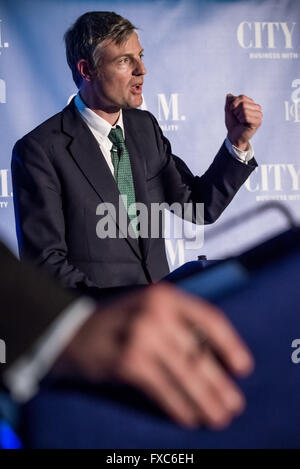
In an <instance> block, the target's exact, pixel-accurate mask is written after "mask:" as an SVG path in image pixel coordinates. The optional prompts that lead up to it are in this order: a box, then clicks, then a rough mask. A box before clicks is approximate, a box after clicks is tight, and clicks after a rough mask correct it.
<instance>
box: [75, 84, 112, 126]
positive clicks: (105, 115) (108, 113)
mask: <svg viewBox="0 0 300 469" xmlns="http://www.w3.org/2000/svg"><path fill="white" fill-rule="evenodd" d="M80 97H81V99H82V101H83V102H84V104H85V105H86V106H87V107H88V108H89V109H91V110H92V111H93V112H95V113H96V114H97V115H98V116H100V117H102V119H104V120H106V121H107V122H108V123H109V124H110V125H115V124H116V122H117V121H118V119H119V116H120V108H118V107H115V106H105V105H101V104H99V103H97V102H96V100H95V99H93V97H92V96H89V95H88V93H85V91H84V90H80Z"/></svg>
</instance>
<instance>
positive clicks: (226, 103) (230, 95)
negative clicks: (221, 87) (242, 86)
mask: <svg viewBox="0 0 300 469" xmlns="http://www.w3.org/2000/svg"><path fill="white" fill-rule="evenodd" d="M235 98H236V96H234V95H233V94H232V93H228V94H227V95H226V101H225V109H229V106H230V104H231V103H232V101H233V100H234V99H235Z"/></svg>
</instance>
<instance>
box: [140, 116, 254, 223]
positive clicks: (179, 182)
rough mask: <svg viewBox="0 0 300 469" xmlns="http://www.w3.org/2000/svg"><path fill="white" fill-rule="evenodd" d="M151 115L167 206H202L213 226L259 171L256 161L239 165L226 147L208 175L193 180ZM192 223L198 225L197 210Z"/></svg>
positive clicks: (221, 150)
mask: <svg viewBox="0 0 300 469" xmlns="http://www.w3.org/2000/svg"><path fill="white" fill-rule="evenodd" d="M148 114H149V116H150V117H151V120H152V123H153V127H154V132H155V136H156V142H157V146H158V148H159V153H160V155H161V159H162V160H161V164H162V166H161V172H160V179H161V180H162V181H164V186H165V193H166V194H167V200H166V201H167V203H168V204H172V203H174V202H180V203H181V204H182V203H188V202H192V203H193V204H196V203H202V204H203V206H204V220H203V221H204V223H213V222H214V221H216V220H217V219H218V217H219V216H220V215H221V213H222V212H223V211H224V210H225V208H226V207H227V205H228V204H229V203H230V202H231V200H232V199H233V197H234V195H235V194H236V193H237V191H238V190H239V189H240V187H241V186H242V185H243V184H244V182H245V181H246V180H247V179H248V177H249V176H250V174H251V172H252V171H253V170H254V169H255V168H256V167H257V162H256V160H255V159H254V158H252V159H251V160H250V161H249V163H248V164H245V163H242V162H240V161H238V160H237V159H236V158H234V157H233V156H232V155H230V153H229V152H228V150H227V148H226V146H225V143H223V145H222V146H221V148H220V150H219V152H218V153H217V155H216V157H215V158H214V160H213V162H212V163H211V165H210V166H209V168H208V169H207V171H206V172H205V173H204V174H203V175H202V176H200V177H199V176H194V175H193V174H192V172H191V171H190V169H189V168H188V167H187V165H186V164H185V163H184V161H182V160H181V159H180V158H179V157H178V156H176V155H173V154H172V150H171V145H170V142H169V141H168V139H167V138H166V137H165V136H164V135H163V133H162V131H161V128H160V127H159V125H158V123H157V121H156V119H155V117H154V116H153V115H152V114H150V113H148ZM192 221H194V222H199V219H196V218H195V210H194V217H193V219H192ZM203 221H202V222H203ZM200 222H201V221H200Z"/></svg>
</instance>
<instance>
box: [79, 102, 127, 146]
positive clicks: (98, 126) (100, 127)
mask: <svg viewBox="0 0 300 469" xmlns="http://www.w3.org/2000/svg"><path fill="white" fill-rule="evenodd" d="M74 102H75V106H76V108H77V110H78V111H79V112H80V114H81V116H82V118H83V120H84V121H85V122H86V124H87V125H88V126H89V127H90V128H91V129H92V130H93V131H94V132H96V133H97V135H98V136H99V138H100V139H104V138H107V137H108V134H109V132H110V131H111V129H112V128H115V127H116V126H117V125H118V126H119V127H121V129H122V131H123V135H124V125H123V115H122V109H121V110H120V115H119V119H118V121H117V122H116V124H115V125H114V126H112V125H110V123H109V122H107V121H106V120H105V119H103V118H102V117H100V116H98V114H96V113H95V112H94V111H92V109H90V108H88V107H87V106H86V104H85V103H84V102H83V101H82V99H81V96H80V94H79V93H77V95H76V96H75V101H74ZM124 137H125V135H124Z"/></svg>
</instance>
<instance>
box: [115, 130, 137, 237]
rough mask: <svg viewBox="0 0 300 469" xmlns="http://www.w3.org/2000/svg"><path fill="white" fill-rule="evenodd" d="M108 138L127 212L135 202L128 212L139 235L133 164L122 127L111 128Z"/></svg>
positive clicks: (116, 177) (117, 180)
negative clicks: (125, 198)
mask: <svg viewBox="0 0 300 469" xmlns="http://www.w3.org/2000/svg"><path fill="white" fill-rule="evenodd" d="M108 138H109V140H110V141H111V142H112V144H113V146H112V149H111V159H112V163H113V166H114V176H115V179H116V182H117V184H118V188H119V191H120V194H121V196H122V198H123V202H124V205H125V207H126V210H127V212H128V208H129V207H130V206H132V205H133V204H134V206H132V207H131V209H130V214H129V213H128V217H129V219H130V221H131V226H132V227H133V229H134V232H135V235H136V236H138V230H137V226H136V223H135V222H137V221H138V220H137V218H136V208H135V191H134V184H133V177H132V171H131V164H130V158H129V153H128V150H127V148H126V145H125V140H124V137H123V132H122V129H121V127H119V126H117V127H116V128H115V129H111V131H110V132H109V135H108ZM124 195H125V196H127V205H126V203H125V200H124V197H123V196H124ZM133 220H134V221H133Z"/></svg>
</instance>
